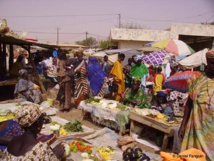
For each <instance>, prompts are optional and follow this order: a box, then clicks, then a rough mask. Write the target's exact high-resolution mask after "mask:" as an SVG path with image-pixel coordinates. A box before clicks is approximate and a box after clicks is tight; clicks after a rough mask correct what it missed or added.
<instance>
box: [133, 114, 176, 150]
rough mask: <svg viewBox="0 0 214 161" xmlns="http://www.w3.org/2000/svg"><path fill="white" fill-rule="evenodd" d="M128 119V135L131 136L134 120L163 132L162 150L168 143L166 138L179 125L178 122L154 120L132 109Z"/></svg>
mask: <svg viewBox="0 0 214 161" xmlns="http://www.w3.org/2000/svg"><path fill="white" fill-rule="evenodd" d="M129 119H130V122H131V127H130V136H132V133H133V131H134V126H135V122H138V123H141V124H143V125H146V126H149V127H152V128H154V129H157V130H159V131H162V132H164V139H163V144H162V147H161V150H162V151H165V150H166V147H167V144H168V138H169V137H171V136H173V135H174V131H175V129H176V128H177V127H178V126H179V124H167V123H163V122H161V121H159V120H155V119H153V118H151V117H148V116H143V115H139V114H137V113H136V112H134V111H130V113H129Z"/></svg>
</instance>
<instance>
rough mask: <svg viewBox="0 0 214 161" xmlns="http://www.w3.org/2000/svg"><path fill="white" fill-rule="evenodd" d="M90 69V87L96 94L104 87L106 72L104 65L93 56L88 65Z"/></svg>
mask: <svg viewBox="0 0 214 161" xmlns="http://www.w3.org/2000/svg"><path fill="white" fill-rule="evenodd" d="M87 70H88V80H89V81H90V87H91V89H92V91H93V94H94V95H96V94H97V93H98V92H99V91H100V89H101V88H102V85H103V81H104V76H105V73H104V71H103V70H102V67H101V66H100V64H99V63H98V61H97V58H95V57H92V58H91V59H90V61H89V64H88V66H87Z"/></svg>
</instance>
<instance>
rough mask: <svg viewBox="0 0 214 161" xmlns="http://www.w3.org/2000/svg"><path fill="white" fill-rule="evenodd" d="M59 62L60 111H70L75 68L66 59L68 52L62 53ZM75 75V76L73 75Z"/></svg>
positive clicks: (58, 98)
mask: <svg viewBox="0 0 214 161" xmlns="http://www.w3.org/2000/svg"><path fill="white" fill-rule="evenodd" d="M60 54H61V56H60V61H59V72H58V79H59V85H60V89H59V93H58V95H57V98H56V99H57V100H58V101H59V110H60V111H68V110H69V109H70V108H71V94H72V91H73V90H72V82H73V76H74V72H73V70H74V69H73V66H72V65H71V61H70V60H69V59H66V52H64V51H62V52H61V53H60ZM72 73H73V74H72Z"/></svg>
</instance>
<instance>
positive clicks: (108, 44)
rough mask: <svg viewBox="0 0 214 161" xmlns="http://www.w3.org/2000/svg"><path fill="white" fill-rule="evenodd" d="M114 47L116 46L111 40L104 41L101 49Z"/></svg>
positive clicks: (101, 43)
mask: <svg viewBox="0 0 214 161" xmlns="http://www.w3.org/2000/svg"><path fill="white" fill-rule="evenodd" d="M112 46H114V44H113V43H112V42H111V41H110V40H102V41H101V42H100V48H102V49H107V48H109V47H112Z"/></svg>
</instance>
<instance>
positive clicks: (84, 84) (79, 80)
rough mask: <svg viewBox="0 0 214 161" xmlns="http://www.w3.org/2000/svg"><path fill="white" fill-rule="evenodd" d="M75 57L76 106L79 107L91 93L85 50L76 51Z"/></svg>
mask: <svg viewBox="0 0 214 161" xmlns="http://www.w3.org/2000/svg"><path fill="white" fill-rule="evenodd" d="M75 57H77V60H75V61H74V62H73V66H74V72H75V75H74V81H75V83H74V84H75V88H74V99H75V106H76V107H78V105H79V103H80V102H81V101H82V100H85V99H87V98H88V95H89V86H88V81H87V79H86V78H87V70H86V62H85V60H83V51H82V50H81V51H77V52H76V53H75Z"/></svg>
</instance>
